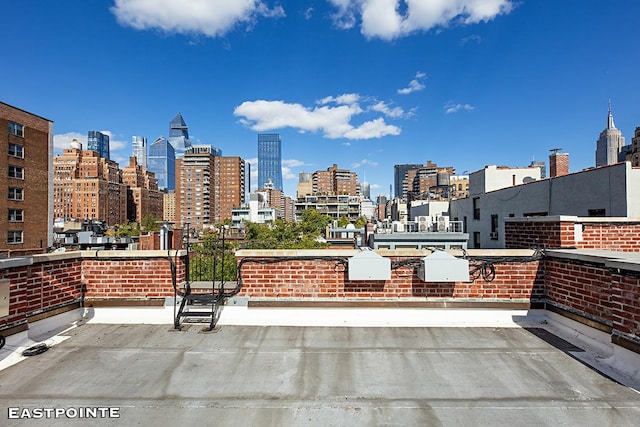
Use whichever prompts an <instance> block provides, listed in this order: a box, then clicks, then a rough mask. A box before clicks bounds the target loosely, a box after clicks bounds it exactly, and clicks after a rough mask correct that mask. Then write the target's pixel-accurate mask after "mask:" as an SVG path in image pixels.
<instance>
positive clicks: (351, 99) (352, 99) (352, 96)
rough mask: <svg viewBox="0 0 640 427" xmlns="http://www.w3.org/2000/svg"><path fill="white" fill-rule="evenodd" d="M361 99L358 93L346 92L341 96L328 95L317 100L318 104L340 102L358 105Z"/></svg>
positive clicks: (341, 103) (339, 103)
mask: <svg viewBox="0 0 640 427" xmlns="http://www.w3.org/2000/svg"><path fill="white" fill-rule="evenodd" d="M358 101H360V95H358V94H357V93H344V94H342V95H340V96H336V97H333V96H326V97H324V98H322V99H319V100H318V101H316V103H317V104H320V105H326V104H332V103H333V104H338V105H356V104H357V103H358Z"/></svg>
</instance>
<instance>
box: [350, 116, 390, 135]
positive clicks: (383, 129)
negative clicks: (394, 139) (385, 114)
mask: <svg viewBox="0 0 640 427" xmlns="http://www.w3.org/2000/svg"><path fill="white" fill-rule="evenodd" d="M386 135H400V128H399V127H397V126H393V125H388V124H386V123H385V122H384V119H383V118H382V117H379V118H377V119H375V120H371V121H368V122H366V123H363V124H362V125H360V126H359V127H357V128H354V129H351V130H350V131H349V132H347V133H345V134H344V137H345V138H347V139H371V138H381V137H383V136H386Z"/></svg>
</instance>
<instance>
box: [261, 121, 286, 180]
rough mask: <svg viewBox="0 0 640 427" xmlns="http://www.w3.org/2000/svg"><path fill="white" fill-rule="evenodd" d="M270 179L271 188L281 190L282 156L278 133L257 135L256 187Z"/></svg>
mask: <svg viewBox="0 0 640 427" xmlns="http://www.w3.org/2000/svg"><path fill="white" fill-rule="evenodd" d="M269 180H271V182H272V183H273V188H274V189H276V190H282V157H281V140H280V134H277V133H268V134H259V135H258V188H264V187H265V184H266V183H267V182H268V181H269Z"/></svg>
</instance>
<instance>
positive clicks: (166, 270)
mask: <svg viewBox="0 0 640 427" xmlns="http://www.w3.org/2000/svg"><path fill="white" fill-rule="evenodd" d="M182 267H183V266H182V265H181V268H180V270H179V273H180V274H179V276H178V283H180V282H181V281H183V280H184V268H182ZM82 281H83V283H85V284H86V286H87V294H86V299H87V300H91V299H105V298H106V299H109V298H123V299H125V298H126V299H144V298H158V297H169V296H173V285H172V283H171V267H170V265H169V261H168V260H167V258H140V259H128V258H116V259H104V258H95V259H84V260H83V262H82Z"/></svg>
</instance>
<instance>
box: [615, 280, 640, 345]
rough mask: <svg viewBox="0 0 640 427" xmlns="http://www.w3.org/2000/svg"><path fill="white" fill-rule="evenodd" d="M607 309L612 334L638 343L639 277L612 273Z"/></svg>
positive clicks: (639, 328)
mask: <svg viewBox="0 0 640 427" xmlns="http://www.w3.org/2000/svg"><path fill="white" fill-rule="evenodd" d="M611 279H612V280H611V294H610V300H609V301H610V302H609V309H610V313H611V323H612V324H613V330H614V333H619V334H621V335H624V336H632V337H635V338H636V341H637V342H640V276H638V275H621V274H617V273H614V274H612V278H611Z"/></svg>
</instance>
